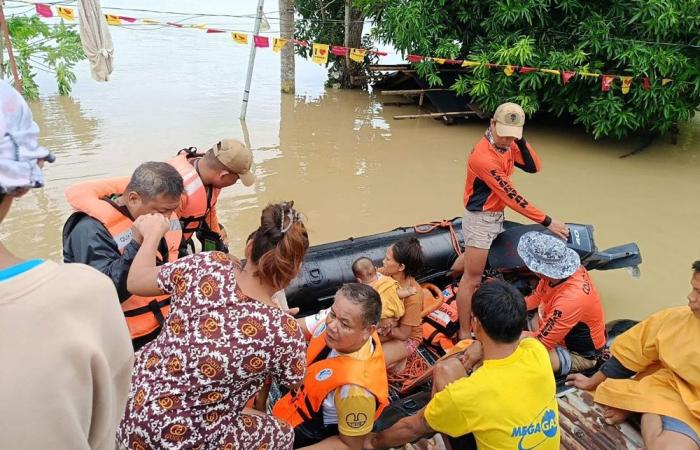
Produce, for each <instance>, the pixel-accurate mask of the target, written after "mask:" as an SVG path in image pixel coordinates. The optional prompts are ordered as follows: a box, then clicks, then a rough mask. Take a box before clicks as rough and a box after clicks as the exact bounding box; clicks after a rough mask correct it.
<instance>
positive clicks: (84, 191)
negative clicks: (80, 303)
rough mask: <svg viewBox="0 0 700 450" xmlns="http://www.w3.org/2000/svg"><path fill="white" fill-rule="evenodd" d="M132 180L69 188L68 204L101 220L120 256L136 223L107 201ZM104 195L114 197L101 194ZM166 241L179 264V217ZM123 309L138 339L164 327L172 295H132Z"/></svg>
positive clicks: (170, 255)
mask: <svg viewBox="0 0 700 450" xmlns="http://www.w3.org/2000/svg"><path fill="white" fill-rule="evenodd" d="M128 181H129V179H128V178H114V179H107V180H98V181H88V182H85V183H79V184H75V185H73V186H70V187H68V188H67V189H66V199H68V203H69V204H70V205H71V206H72V207H73V208H74V209H75V210H76V211H77V212H81V213H84V214H87V215H88V216H90V217H92V218H94V219H97V220H99V221H100V222H101V223H102V225H104V226H105V228H106V229H107V231H108V232H109V234H110V235H111V236H112V239H114V242H116V244H117V247H118V248H119V252H120V253H123V252H124V248H125V247H126V246H127V245H128V244H129V242H131V226H132V224H133V221H132V220H131V219H130V218H129V217H127V216H126V215H124V214H123V213H122V212H121V211H119V210H118V209H117V208H115V207H114V205H112V204H111V203H110V202H108V201H106V200H103V198H104V197H106V196H107V195H110V194H121V193H123V192H124V189H125V188H126V185H127V184H128ZM104 192H109V193H110V194H106V195H101V194H103V193H104ZM164 238H165V242H166V244H167V246H168V254H167V261H175V260H176V259H177V256H178V247H179V246H180V240H181V239H182V231H181V230H180V222H179V221H178V219H177V216H176V215H175V214H173V215H172V216H171V218H170V231H168V232H167V233H165V236H164ZM158 259H159V262H163V259H164V258H163V256H161V255H158ZM121 307H122V311H123V312H124V316H125V317H126V323H127V325H128V326H129V333H130V334H131V338H132V339H136V338H138V337H142V336H146V335H148V334H150V333H153V332H155V331H156V330H158V329H159V328H160V327H161V326H162V325H163V323H164V322H165V318H166V317H167V316H168V313H169V312H170V296H168V295H159V296H154V297H140V296H138V295H132V296H130V297H129V298H127V299H126V300H124V301H123V302H122V303H121Z"/></svg>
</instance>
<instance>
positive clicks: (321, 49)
mask: <svg viewBox="0 0 700 450" xmlns="http://www.w3.org/2000/svg"><path fill="white" fill-rule="evenodd" d="M54 8H55V12H56V14H55V15H54ZM35 9H36V14H37V15H38V16H40V17H44V18H51V17H60V18H61V19H63V20H66V21H69V22H70V21H75V19H76V17H75V11H74V9H73V8H70V7H67V6H57V5H49V4H44V3H36V4H35ZM105 19H106V21H107V24H108V25H113V26H119V25H129V24H135V23H137V22H138V23H141V24H145V25H161V26H167V27H174V28H195V29H200V30H204V31H205V32H206V33H230V35H231V38H232V39H233V41H234V42H235V43H237V44H241V45H248V44H250V43H251V41H252V43H253V45H254V46H255V47H258V48H272V51H273V52H275V53H279V52H281V51H282V48H284V46H285V45H287V44H292V45H298V46H301V47H305V48H308V47H309V46H311V60H312V61H313V62H314V63H316V64H321V65H325V64H327V63H328V59H329V55H334V56H338V57H343V58H345V57H348V58H349V59H350V60H352V61H355V62H357V63H362V62H364V61H365V57H366V56H368V55H377V56H387V55H388V52H384V51H378V50H371V49H365V48H349V47H344V46H340V45H331V44H322V43H315V42H314V43H311V44H310V43H309V42H308V41H301V40H296V39H284V38H280V37H272V38H271V37H268V36H260V35H254V34H249V33H245V32H239V31H232V30H226V29H222V28H210V27H208V26H207V25H206V24H183V23H177V22H162V21H159V20H154V19H144V18H136V17H129V16H123V15H114V14H105ZM251 38H252V39H251ZM406 59H407V61H408V62H409V63H413V64H415V63H420V62H433V63H435V64H439V65H448V66H456V67H464V68H475V67H480V66H485V67H488V68H489V69H499V70H503V73H504V74H505V75H506V76H508V77H510V76H512V75H514V74H515V73H519V74H527V73H531V72H539V73H546V74H551V75H555V76H557V77H561V81H562V84H563V85H566V84H568V83H569V82H570V81H571V80H572V79H573V78H574V77H579V78H582V79H586V78H589V79H591V78H593V79H600V80H601V84H600V86H601V90H602V91H603V92H608V91H610V90H611V89H613V87H614V82H615V80H616V79H619V80H620V88H621V89H620V90H621V92H622V94H623V95H625V94H628V93H629V91H630V88H631V86H632V82H633V80H635V79H641V82H642V84H641V85H642V89H644V90H649V89H651V86H652V83H655V82H656V81H657V80H655V79H654V80H653V79H651V78H650V77H634V76H632V75H612V74H601V73H593V72H587V71H580V70H579V71H567V70H558V69H548V68H540V67H529V66H516V65H512V64H492V63H483V62H479V61H472V60H466V59H464V60H460V59H447V58H436V57H430V56H422V55H408V56H407V58H406ZM672 82H674V80H673V79H670V78H661V86H666V85H668V84H669V83H672ZM681 83H686V82H681Z"/></svg>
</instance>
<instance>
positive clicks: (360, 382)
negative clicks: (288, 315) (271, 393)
mask: <svg viewBox="0 0 700 450" xmlns="http://www.w3.org/2000/svg"><path fill="white" fill-rule="evenodd" d="M381 311H382V303H381V300H380V299H379V294H377V292H376V291H375V290H374V289H372V288H371V287H370V286H367V285H364V284H360V283H348V284H345V285H343V287H341V288H340V290H338V292H337V293H336V295H335V300H334V302H333V306H332V307H331V308H330V309H329V311H328V313H327V316H326V318H325V321H321V322H318V323H317V324H315V325H312V326H309V323H308V322H307V324H306V325H307V328H308V329H309V331H311V333H312V337H311V341H310V342H309V348H308V351H307V355H306V358H307V364H308V367H307V369H306V377H305V378H304V384H303V385H302V387H301V388H299V389H298V390H296V391H295V392H291V393H288V394H287V395H286V396H284V397H283V398H282V399H280V400H279V401H278V402H277V403H276V404H275V406H274V408H273V410H272V412H273V414H274V415H275V417H277V418H278V419H281V420H284V421H286V422H288V423H289V424H290V425H292V426H293V427H294V448H304V447H307V446H312V445H313V448H314V449H360V448H362V443H363V441H364V439H365V436H367V435H368V434H369V433H370V432H371V431H372V427H373V426H374V421H375V419H376V418H377V417H379V414H380V413H381V412H382V410H383V409H384V408H385V407H386V405H387V404H388V390H389V386H388V383H387V378H386V366H385V364H384V354H383V352H382V346H381V343H380V341H379V336H378V335H377V333H376V329H377V324H378V323H379V316H380V314H381Z"/></svg>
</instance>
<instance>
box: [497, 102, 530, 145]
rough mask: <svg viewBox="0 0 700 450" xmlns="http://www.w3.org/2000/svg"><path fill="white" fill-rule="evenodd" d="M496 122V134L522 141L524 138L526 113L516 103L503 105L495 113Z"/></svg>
mask: <svg viewBox="0 0 700 450" xmlns="http://www.w3.org/2000/svg"><path fill="white" fill-rule="evenodd" d="M493 119H494V120H495V121H496V134H498V135H499V136H509V137H514V138H517V139H520V138H522V137H523V126H524V125H525V112H524V111H523V109H522V108H521V107H520V105H518V104H516V103H503V104H502V105H501V106H499V107H498V108H496V112H495V113H493Z"/></svg>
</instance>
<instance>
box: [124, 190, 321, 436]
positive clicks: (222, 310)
mask: <svg viewBox="0 0 700 450" xmlns="http://www.w3.org/2000/svg"><path fill="white" fill-rule="evenodd" d="M135 226H136V227H137V228H138V231H140V232H141V234H142V235H143V237H144V238H143V243H142V244H141V248H140V249H139V252H138V254H137V255H136V258H135V259H134V262H133V263H132V267H131V270H130V272H129V278H128V281H127V287H128V289H129V291H130V292H132V293H134V294H137V295H157V294H162V293H168V294H170V295H171V296H172V304H171V309H170V314H169V315H168V318H167V320H166V321H165V324H164V326H163V331H162V332H161V333H160V335H159V336H158V337H157V338H156V339H155V340H154V341H152V342H150V343H149V344H147V345H146V346H145V347H144V348H143V349H142V350H141V351H140V352H139V353H138V354H137V361H136V366H135V368H134V373H133V376H132V384H131V392H130V394H129V402H128V404H127V408H126V413H125V415H124V418H123V420H122V423H121V426H120V429H119V432H118V434H117V442H118V446H119V448H129V449H133V448H202V449H205V448H206V449H208V448H216V449H259V448H267V449H273V448H274V449H291V448H292V443H293V440H294V432H293V430H292V429H291V428H290V427H289V426H288V425H286V424H284V423H282V422H280V421H278V420H277V419H275V418H273V417H271V416H268V415H266V414H263V413H259V412H256V411H252V410H248V409H245V408H244V405H245V403H246V402H247V401H248V400H249V399H250V398H251V397H252V396H253V395H254V394H255V393H256V392H257V391H258V390H259V389H260V388H261V386H262V385H263V382H264V380H265V378H266V377H267V376H272V377H273V378H274V379H276V380H277V381H278V382H280V383H281V384H284V385H287V386H289V387H290V388H295V387H296V386H297V385H298V384H299V383H300V382H301V381H302V379H303V377H304V372H305V368H306V357H305V352H306V345H305V341H304V337H303V335H302V332H301V330H300V328H299V326H298V325H297V322H296V320H295V319H294V318H292V317H291V316H289V315H288V314H286V313H284V312H283V311H281V310H280V309H279V308H278V307H277V306H276V303H275V301H274V300H273V299H272V295H273V294H274V293H275V292H276V291H278V290H280V289H283V288H285V287H286V286H287V285H288V284H289V283H290V281H291V280H292V279H293V278H294V277H296V275H297V273H298V272H299V269H300V267H301V263H302V260H303V259H304V255H305V254H306V250H307V249H308V247H309V239H308V235H307V233H306V228H305V227H304V224H303V223H302V222H301V220H300V217H299V214H298V213H297V212H296V211H295V210H294V204H293V202H289V203H278V204H272V205H268V206H267V207H266V208H265V209H264V210H263V212H262V216H261V218H260V227H258V229H257V230H255V232H254V233H253V236H252V239H251V240H250V241H249V242H248V243H247V245H246V248H245V258H246V262H245V265H244V266H241V265H240V263H238V262H237V261H236V260H235V259H233V258H231V257H229V256H228V255H226V254H224V253H221V252H204V253H198V254H196V255H192V256H188V257H186V258H182V259H179V260H177V261H175V262H173V263H169V264H165V265H163V266H158V267H157V266H156V252H157V247H158V242H159V241H160V238H161V237H162V236H163V234H164V233H165V232H166V231H167V230H168V227H169V223H168V221H167V219H165V218H164V217H163V216H160V215H155V214H154V215H149V216H145V217H143V219H142V220H141V221H140V222H137V223H136V224H135Z"/></svg>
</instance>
